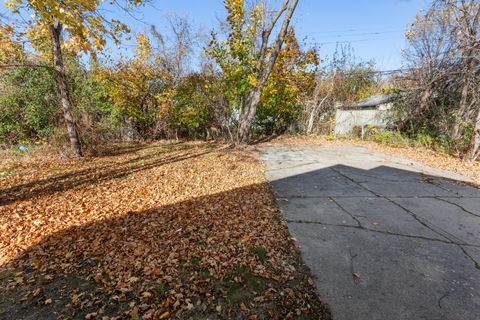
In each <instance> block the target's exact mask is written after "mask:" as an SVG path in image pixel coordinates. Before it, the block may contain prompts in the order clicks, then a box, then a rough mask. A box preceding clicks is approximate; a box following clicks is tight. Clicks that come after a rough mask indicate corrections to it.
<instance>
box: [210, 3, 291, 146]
mask: <svg viewBox="0 0 480 320" xmlns="http://www.w3.org/2000/svg"><path fill="white" fill-rule="evenodd" d="M297 4H298V0H284V1H283V3H282V6H281V7H280V8H279V9H278V11H277V12H276V13H275V14H274V16H273V17H272V18H271V19H270V21H269V22H268V21H267V19H266V8H265V7H264V6H261V5H255V6H253V8H252V9H251V10H250V12H249V15H248V17H247V16H246V13H247V9H246V8H245V3H244V1H243V0H225V7H226V9H227V11H228V16H227V22H228V27H229V29H230V32H229V34H228V37H227V39H226V40H225V41H223V42H219V41H218V40H217V38H216V36H215V35H214V37H213V40H212V42H211V44H210V46H209V50H208V52H209V54H210V55H211V56H212V57H213V58H214V59H215V60H216V61H217V62H218V64H219V65H220V67H221V68H222V71H223V72H224V74H225V79H226V82H228V83H229V84H230V88H232V90H230V92H229V93H227V94H228V95H229V96H230V97H229V98H230V100H231V101H234V102H235V103H237V104H238V105H239V109H240V114H239V119H238V129H237V142H238V143H240V144H245V143H248V142H249V140H250V134H251V129H252V125H253V122H254V120H255V116H256V112H257V108H258V106H259V104H260V102H261V97H262V92H263V89H264V88H265V85H266V83H267V80H268V78H269V76H270V73H271V72H272V70H273V67H274V65H275V62H276V60H277V57H278V55H279V53H280V50H281V48H282V45H283V42H284V40H285V36H286V34H287V32H288V28H289V24H290V20H291V18H292V16H293V13H294V11H295V8H296V6H297ZM282 16H284V20H283V23H282V25H281V26H280V29H279V31H278V34H277V38H276V40H275V41H274V42H273V43H269V40H270V36H271V33H272V31H273V29H274V28H275V26H276V25H277V23H278V21H279V20H280V18H281V17H282Z"/></svg>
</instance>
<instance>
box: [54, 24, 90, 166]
mask: <svg viewBox="0 0 480 320" xmlns="http://www.w3.org/2000/svg"><path fill="white" fill-rule="evenodd" d="M49 28H50V34H51V38H52V46H53V61H54V65H55V69H54V70H55V79H56V82H57V86H58V91H59V92H60V102H61V105H62V110H63V117H64V119H65V124H66V126H67V131H68V136H69V138H70V145H71V147H72V152H73V154H74V155H75V156H76V157H81V156H83V153H82V147H81V143H80V136H79V134H78V130H77V126H76V124H75V120H74V118H73V110H72V109H73V108H72V104H71V102H70V94H69V93H70V92H69V88H68V83H67V78H66V76H65V66H64V64H63V56H62V49H61V42H60V41H61V33H62V25H61V24H58V25H57V26H56V27H55V26H54V25H50V26H49Z"/></svg>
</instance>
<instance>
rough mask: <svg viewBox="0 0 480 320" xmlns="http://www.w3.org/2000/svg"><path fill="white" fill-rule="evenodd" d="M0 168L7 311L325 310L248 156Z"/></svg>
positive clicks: (168, 152) (183, 314)
mask: <svg viewBox="0 0 480 320" xmlns="http://www.w3.org/2000/svg"><path fill="white" fill-rule="evenodd" d="M0 173H1V175H0V188H1V189H2V192H1V194H0V264H1V267H0V296H1V298H0V318H3V317H6V318H18V319H20V318H23V317H28V316H31V315H32V314H35V318H36V319H50V318H52V315H55V316H56V317H61V318H78V319H103V320H108V319H123V318H126V319H129V318H130V319H167V318H172V317H175V318H185V319H204V318H212V319H215V318H219V319H222V318H223V319H230V318H239V319H261V318H269V319H288V318H307V319H308V318H312V319H319V318H320V319H321V318H328V311H327V309H326V308H325V306H324V305H323V304H322V302H321V301H319V300H318V298H317V296H316V295H315V291H314V286H313V281H312V280H311V279H310V277H309V275H308V271H307V270H306V269H305V267H304V266H303V264H302V263H301V262H300V261H299V258H298V252H297V251H296V249H295V246H294V244H293V243H292V241H291V239H290V237H289V235H288V232H287V230H286V228H285V227H284V224H283V223H282V220H281V217H280V215H279V213H278V211H277V210H276V209H275V206H274V205H273V202H272V197H271V191H270V188H269V186H268V184H267V183H266V182H265V180H264V177H263V174H262V170H261V166H260V164H259V163H258V162H257V160H255V158H253V157H252V156H251V155H250V154H249V153H248V152H247V151H238V150H233V151H232V150H229V149H228V148H227V146H225V145H219V144H205V143H180V144H167V143H157V144H152V145H148V146H138V147H135V146H122V147H120V146H116V147H115V148H113V149H112V150H110V151H109V152H106V154H104V155H103V156H100V157H97V158H89V159H84V160H58V159H56V158H54V157H46V158H41V157H33V158H29V159H26V158H20V159H18V158H13V159H8V160H6V161H4V163H2V166H1V168H0ZM2 312H3V313H2Z"/></svg>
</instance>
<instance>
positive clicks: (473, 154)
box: [469, 108, 480, 161]
mask: <svg viewBox="0 0 480 320" xmlns="http://www.w3.org/2000/svg"><path fill="white" fill-rule="evenodd" d="M470 150H471V151H470V157H469V158H470V160H471V161H475V160H477V159H478V157H479V156H480V108H479V110H478V111H477V120H476V122H475V127H474V129H473V137H472V143H471V146H470Z"/></svg>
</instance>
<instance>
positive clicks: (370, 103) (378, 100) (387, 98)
mask: <svg viewBox="0 0 480 320" xmlns="http://www.w3.org/2000/svg"><path fill="white" fill-rule="evenodd" d="M397 97H398V94H395V93H391V94H380V95H377V96H371V97H368V98H366V99H363V100H359V101H356V102H353V103H351V104H349V105H344V106H342V109H362V108H373V107H376V106H378V105H380V104H384V103H389V102H392V101H393V100H394V99H395V98H397Z"/></svg>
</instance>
